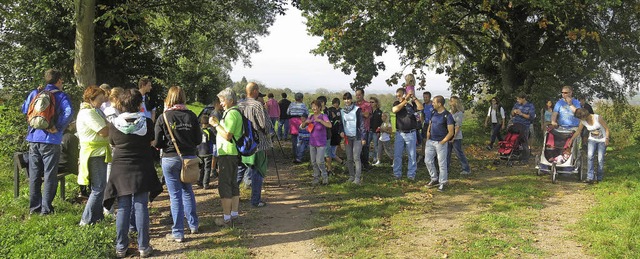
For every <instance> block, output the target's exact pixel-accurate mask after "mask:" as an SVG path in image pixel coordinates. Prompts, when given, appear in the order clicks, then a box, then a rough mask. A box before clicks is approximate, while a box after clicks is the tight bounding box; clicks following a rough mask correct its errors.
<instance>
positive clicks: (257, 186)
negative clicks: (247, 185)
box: [248, 168, 264, 206]
mask: <svg viewBox="0 0 640 259" xmlns="http://www.w3.org/2000/svg"><path fill="white" fill-rule="evenodd" d="M248 171H249V172H250V175H251V205H253V206H258V204H259V203H260V202H262V183H263V182H264V177H262V175H261V174H260V172H258V169H255V168H249V170H248Z"/></svg>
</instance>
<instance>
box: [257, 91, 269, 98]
mask: <svg viewBox="0 0 640 259" xmlns="http://www.w3.org/2000/svg"><path fill="white" fill-rule="evenodd" d="M265 96H267V95H266V94H263V93H260V92H258V97H265Z"/></svg>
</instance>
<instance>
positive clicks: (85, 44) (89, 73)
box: [73, 0, 96, 88]
mask: <svg viewBox="0 0 640 259" xmlns="http://www.w3.org/2000/svg"><path fill="white" fill-rule="evenodd" d="M95 9H96V0H75V11H76V19H75V23H76V42H75V62H74V64H73V74H74V75H75V77H76V80H77V83H78V86H79V87H80V88H84V87H86V86H88V85H95V84H96V64H95V54H94V49H95V40H94V37H95V24H94V23H93V20H94V19H95V17H96V10H95Z"/></svg>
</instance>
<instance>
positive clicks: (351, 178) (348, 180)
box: [347, 176, 356, 183]
mask: <svg viewBox="0 0 640 259" xmlns="http://www.w3.org/2000/svg"><path fill="white" fill-rule="evenodd" d="M355 179H356V178H354V177H353V176H350V177H349V179H347V182H348V183H350V182H353V180H355Z"/></svg>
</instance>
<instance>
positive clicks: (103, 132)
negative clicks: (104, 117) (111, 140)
mask: <svg viewBox="0 0 640 259" xmlns="http://www.w3.org/2000/svg"><path fill="white" fill-rule="evenodd" d="M98 135H100V137H108V136H109V127H108V126H105V127H104V128H102V129H101V130H100V131H98Z"/></svg>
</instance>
